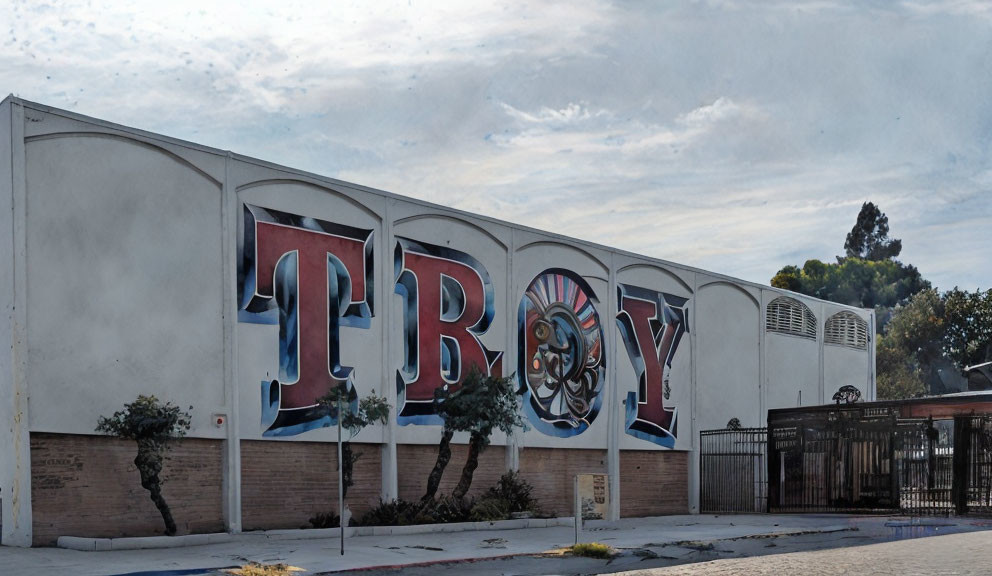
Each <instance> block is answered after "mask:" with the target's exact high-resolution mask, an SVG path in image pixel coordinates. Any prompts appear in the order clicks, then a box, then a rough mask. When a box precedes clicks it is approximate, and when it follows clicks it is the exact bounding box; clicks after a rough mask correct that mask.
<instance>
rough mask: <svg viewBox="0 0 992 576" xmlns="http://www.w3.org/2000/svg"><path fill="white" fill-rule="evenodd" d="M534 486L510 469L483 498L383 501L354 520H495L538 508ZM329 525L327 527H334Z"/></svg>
mask: <svg viewBox="0 0 992 576" xmlns="http://www.w3.org/2000/svg"><path fill="white" fill-rule="evenodd" d="M532 490H533V487H532V486H531V485H530V484H528V483H527V482H526V481H524V480H523V479H522V478H520V476H519V475H517V473H516V472H507V473H506V474H504V475H503V476H502V477H501V478H500V479H499V482H498V483H497V484H496V485H495V486H493V487H491V488H490V489H489V490H487V491H486V493H485V494H483V495H482V497H481V498H479V499H478V500H475V499H473V498H455V497H454V496H441V497H440V498H432V499H429V500H420V501H418V502H410V501H407V500H403V499H396V500H389V501H383V500H380V501H379V504H377V505H376V506H375V507H374V508H372V509H371V510H369V511H368V512H366V513H365V514H364V515H362V517H361V518H360V519H358V520H355V519H352V525H353V526H407V525H410V524H446V523H451V522H492V521H494V520H506V519H507V518H509V517H510V514H511V513H513V512H526V511H532V512H536V514H538V515H539V514H540V511H539V510H537V502H536V501H535V500H534V499H533V498H532V497H531V495H530V494H531V491H532ZM323 516H327V517H328V518H327V521H328V522H336V521H337V516H334V515H332V514H327V515H319V514H318V515H317V516H315V517H314V518H311V519H310V523H311V524H313V525H314V527H318V528H321V527H324V526H318V525H317V523H315V521H321V520H323V518H322V517H323ZM334 526H337V524H336V523H335V524H330V525H328V526H327V527H334Z"/></svg>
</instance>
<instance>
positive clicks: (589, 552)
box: [571, 542, 614, 560]
mask: <svg viewBox="0 0 992 576" xmlns="http://www.w3.org/2000/svg"><path fill="white" fill-rule="evenodd" d="M571 550H572V554H573V555H575V556H584V557H586V558H602V559H604V560H608V559H610V558H613V554H614V552H613V548H610V547H609V546H607V545H606V544H600V543H599V542H584V543H582V544H576V545H575V546H572V549H571Z"/></svg>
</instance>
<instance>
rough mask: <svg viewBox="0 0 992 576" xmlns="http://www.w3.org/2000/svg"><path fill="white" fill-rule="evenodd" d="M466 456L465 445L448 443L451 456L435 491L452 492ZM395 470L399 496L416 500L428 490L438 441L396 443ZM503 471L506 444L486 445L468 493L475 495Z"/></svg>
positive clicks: (487, 487) (495, 479) (488, 485)
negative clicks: (428, 479)
mask: <svg viewBox="0 0 992 576" xmlns="http://www.w3.org/2000/svg"><path fill="white" fill-rule="evenodd" d="M466 458H468V446H467V445H465V444H452V445H451V460H450V461H448V466H447V467H446V468H445V469H444V475H443V476H441V485H440V486H439V487H438V490H437V493H438V495H439V496H440V495H445V494H451V492H452V491H453V490H454V489H455V486H457V485H458V480H459V479H460V478H461V474H462V467H464V465H465V459H466ZM396 461H397V465H396V470H397V479H398V483H399V496H400V498H402V499H403V500H419V499H420V498H421V497H423V495H424V493H425V492H427V477H428V476H429V475H430V473H431V470H433V469H434V463H435V462H437V445H416V444H399V445H397V446H396ZM504 472H506V447H504V446H489V447H488V448H486V449H485V450H483V451H482V454H480V455H479V467H478V468H476V469H475V473H474V474H473V475H472V486H471V488H470V489H469V492H468V495H469V496H478V495H479V494H480V493H482V492H485V491H486V490H488V489H489V487H490V486H494V485H495V484H496V481H497V480H499V477H500V476H502V475H503V473H504Z"/></svg>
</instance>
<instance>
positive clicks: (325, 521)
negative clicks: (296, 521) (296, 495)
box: [309, 512, 355, 528]
mask: <svg viewBox="0 0 992 576" xmlns="http://www.w3.org/2000/svg"><path fill="white" fill-rule="evenodd" d="M309 522H310V525H311V526H313V527H314V528H337V527H339V526H341V517H340V516H338V515H337V514H335V513H334V512H323V513H319V514H317V515H316V516H314V517H313V518H311V519H310V520H309ZM348 525H349V526H354V525H355V519H354V518H351V519H350V520H349V522H348Z"/></svg>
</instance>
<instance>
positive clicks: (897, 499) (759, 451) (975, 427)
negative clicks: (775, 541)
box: [699, 405, 992, 515]
mask: <svg viewBox="0 0 992 576" xmlns="http://www.w3.org/2000/svg"><path fill="white" fill-rule="evenodd" d="M824 408H825V407H824ZM774 412H775V411H772V413H770V414H769V427H768V428H744V429H736V430H734V429H726V430H704V431H702V432H700V434H699V440H700V491H699V492H700V494H699V503H700V511H702V512H766V511H770V512H889V513H891V512H903V513H908V514H916V515H920V514H937V515H949V514H984V515H990V514H992V414H984V415H968V416H956V417H949V418H945V419H937V420H934V419H932V418H927V419H923V418H900V417H899V413H898V410H897V409H894V408H892V407H872V406H870V405H862V406H851V405H849V406H842V407H837V408H836V409H832V410H823V409H818V410H817V411H815V412H809V413H804V414H795V413H790V414H783V415H778V414H775V413H774Z"/></svg>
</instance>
